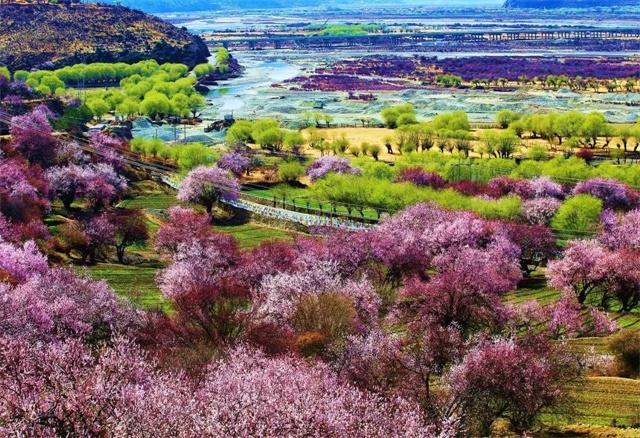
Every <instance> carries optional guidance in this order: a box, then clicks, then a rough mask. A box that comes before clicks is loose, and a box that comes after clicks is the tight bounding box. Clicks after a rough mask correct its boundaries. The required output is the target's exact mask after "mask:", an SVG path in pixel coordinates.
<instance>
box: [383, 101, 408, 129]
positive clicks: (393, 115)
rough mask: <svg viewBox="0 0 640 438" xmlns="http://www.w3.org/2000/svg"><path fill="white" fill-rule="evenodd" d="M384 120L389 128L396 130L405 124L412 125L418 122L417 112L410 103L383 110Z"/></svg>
mask: <svg viewBox="0 0 640 438" xmlns="http://www.w3.org/2000/svg"><path fill="white" fill-rule="evenodd" d="M381 115H382V120H384V124H385V125H386V126H387V128H391V129H395V128H397V127H398V126H401V125H403V124H412V123H415V122H416V120H415V118H416V110H415V108H414V107H413V105H411V104H410V103H405V104H401V105H396V106H392V107H389V108H385V109H383V110H382V114H381Z"/></svg>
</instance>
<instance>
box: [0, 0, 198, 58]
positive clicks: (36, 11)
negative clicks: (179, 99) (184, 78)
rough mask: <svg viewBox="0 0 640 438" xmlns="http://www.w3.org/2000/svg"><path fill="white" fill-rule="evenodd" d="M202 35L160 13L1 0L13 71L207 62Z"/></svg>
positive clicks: (0, 29)
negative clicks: (82, 64)
mask: <svg viewBox="0 0 640 438" xmlns="http://www.w3.org/2000/svg"><path fill="white" fill-rule="evenodd" d="M208 56H210V53H209V50H208V49H207V46H206V45H205V43H204V42H203V41H202V40H201V39H200V37H198V36H195V35H192V34H190V33H189V32H187V30H186V29H184V28H178V27H175V26H173V25H172V24H170V23H167V22H166V21H163V20H161V19H159V18H157V17H153V16H150V15H147V14H145V13H144V12H141V11H137V10H133V9H128V8H125V7H122V6H109V5H103V4H93V3H87V4H72V5H62V4H59V5H52V4H0V64H4V65H6V66H8V67H9V68H10V69H11V70H16V69H30V68H42V67H47V68H52V67H56V68H57V67H62V66H65V65H71V64H77V63H79V62H87V63H88V62H120V61H121V62H128V63H131V62H136V61H140V60H143V59H156V60H157V61H158V62H160V63H163V62H180V63H184V64H187V65H188V66H189V67H193V66H194V65H196V64H199V63H202V62H206V61H207V57H208Z"/></svg>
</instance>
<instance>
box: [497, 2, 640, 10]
mask: <svg viewBox="0 0 640 438" xmlns="http://www.w3.org/2000/svg"><path fill="white" fill-rule="evenodd" d="M504 6H505V7H506V8H533V9H556V8H595V7H611V6H640V0H506V1H505V3H504Z"/></svg>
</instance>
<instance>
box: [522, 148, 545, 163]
mask: <svg viewBox="0 0 640 438" xmlns="http://www.w3.org/2000/svg"><path fill="white" fill-rule="evenodd" d="M527 156H528V157H529V159H530V160H533V161H546V160H548V159H549V151H548V150H547V148H546V147H544V146H541V145H535V146H531V147H530V148H529V150H528V151H527Z"/></svg>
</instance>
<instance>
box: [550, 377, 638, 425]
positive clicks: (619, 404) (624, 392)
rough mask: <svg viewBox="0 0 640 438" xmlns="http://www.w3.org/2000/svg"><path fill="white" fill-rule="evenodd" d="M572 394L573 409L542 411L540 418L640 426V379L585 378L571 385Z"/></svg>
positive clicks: (562, 421) (551, 420)
mask: <svg viewBox="0 0 640 438" xmlns="http://www.w3.org/2000/svg"><path fill="white" fill-rule="evenodd" d="M571 396H572V397H573V398H574V403H573V405H574V406H573V411H566V412H562V413H558V414H545V415H543V416H542V418H541V420H542V421H543V422H544V423H546V424H553V425H563V424H572V423H588V424H592V425H602V426H625V427H631V426H634V425H635V427H638V426H640V380H634V379H623V378H620V377H588V378H587V379H585V380H584V381H582V382H579V383H576V384H575V385H573V386H572V387H571ZM635 436H640V430H638V435H635Z"/></svg>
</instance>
